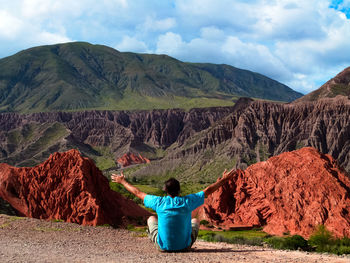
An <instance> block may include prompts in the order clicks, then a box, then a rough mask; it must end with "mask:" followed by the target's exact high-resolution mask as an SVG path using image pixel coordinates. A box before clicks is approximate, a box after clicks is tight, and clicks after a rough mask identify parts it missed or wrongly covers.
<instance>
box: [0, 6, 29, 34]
mask: <svg viewBox="0 0 350 263" xmlns="http://www.w3.org/2000/svg"><path fill="white" fill-rule="evenodd" d="M22 27H23V23H22V21H21V20H20V19H18V18H17V17H15V16H13V15H12V14H10V13H9V12H7V11H5V10H0V37H3V38H6V39H15V37H16V36H17V35H18V33H19V32H20V31H21V28H22Z"/></svg>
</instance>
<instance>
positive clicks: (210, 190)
mask: <svg viewBox="0 0 350 263" xmlns="http://www.w3.org/2000/svg"><path fill="white" fill-rule="evenodd" d="M234 173H235V171H234V169H232V170H231V171H229V172H227V171H226V170H225V171H224V172H223V174H222V178H220V179H219V180H218V181H217V182H215V183H213V184H211V185H209V186H208V187H207V188H205V189H204V190H203V192H204V195H205V197H208V196H209V195H211V194H212V193H214V192H215V191H216V190H218V189H219V188H220V187H221V186H223V185H224V184H225V183H226V182H227V181H228V180H230V179H231V178H232V176H233V174H234Z"/></svg>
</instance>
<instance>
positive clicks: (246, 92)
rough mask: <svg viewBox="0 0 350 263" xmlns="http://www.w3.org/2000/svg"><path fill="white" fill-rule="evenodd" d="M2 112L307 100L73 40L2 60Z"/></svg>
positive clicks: (213, 68) (231, 76)
mask: <svg viewBox="0 0 350 263" xmlns="http://www.w3.org/2000/svg"><path fill="white" fill-rule="evenodd" d="M0 94H1V95H0V112H11V111H12V112H22V113H29V112H40V111H67V110H68V111H71V110H74V111H79V110H93V109H96V110H125V109H126V110H142V109H144V110H149V109H155V108H187V109H189V108H193V107H196V105H201V106H203V107H204V106H219V105H222V106H225V105H226V106H229V105H233V104H234V101H233V100H236V99H237V98H238V97H242V96H249V97H257V98H262V99H270V100H282V101H292V100H294V99H296V98H298V97H300V96H301V95H302V94H300V93H298V92H295V91H293V90H292V89H290V88H288V87H287V86H285V85H283V84H281V83H279V82H277V81H275V80H272V79H270V78H268V77H265V76H263V75H261V74H258V73H253V72H250V71H247V70H242V69H238V68H234V67H231V66H228V65H215V64H203V63H202V64H200V63H185V62H181V61H179V60H177V59H175V58H172V57H169V56H167V55H151V54H137V53H131V52H119V51H117V50H115V49H113V48H110V47H106V46H102V45H92V44H89V43H85V42H72V43H66V44H56V45H48V46H40V47H33V48H30V49H27V50H24V51H21V52H18V53H17V54H15V55H13V56H10V57H6V58H3V59H1V60H0Z"/></svg>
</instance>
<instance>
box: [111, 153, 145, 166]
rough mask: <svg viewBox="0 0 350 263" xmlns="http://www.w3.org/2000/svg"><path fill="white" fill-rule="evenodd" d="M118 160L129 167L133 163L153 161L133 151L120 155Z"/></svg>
mask: <svg viewBox="0 0 350 263" xmlns="http://www.w3.org/2000/svg"><path fill="white" fill-rule="evenodd" d="M117 162H118V163H119V164H120V165H121V166H122V167H127V166H130V165H133V164H141V163H150V162H151V161H150V160H148V159H147V158H145V157H143V156H141V154H139V155H135V154H133V153H126V154H124V155H123V156H122V157H120V158H119V159H118V160H117Z"/></svg>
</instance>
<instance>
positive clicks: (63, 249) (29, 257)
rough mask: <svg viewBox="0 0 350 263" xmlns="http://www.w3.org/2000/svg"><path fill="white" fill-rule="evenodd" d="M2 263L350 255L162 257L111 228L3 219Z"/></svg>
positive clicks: (230, 249) (208, 251) (236, 248)
mask: <svg viewBox="0 0 350 263" xmlns="http://www.w3.org/2000/svg"><path fill="white" fill-rule="evenodd" d="M0 262H221V263H223V262H266V263H267V262H283V263H286V262H318V263H319V262H347V263H349V262H350V257H349V256H342V257H338V256H333V255H327V254H317V253H308V252H300V251H280V250H273V249H270V248H263V247H253V246H242V245H230V244H224V243H208V242H204V241H197V242H196V243H195V244H194V247H193V249H192V251H191V252H183V253H164V252H163V253H162V252H158V251H157V250H156V249H155V248H154V246H153V244H152V243H151V242H150V241H149V240H148V238H147V237H141V236H140V235H139V234H138V233H135V232H129V231H127V230H123V229H113V228H110V227H87V226H80V225H77V224H70V223H64V222H51V221H44V220H38V219H31V218H18V217H10V216H7V215H2V214H0Z"/></svg>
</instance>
